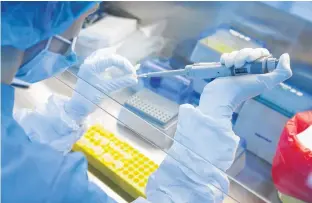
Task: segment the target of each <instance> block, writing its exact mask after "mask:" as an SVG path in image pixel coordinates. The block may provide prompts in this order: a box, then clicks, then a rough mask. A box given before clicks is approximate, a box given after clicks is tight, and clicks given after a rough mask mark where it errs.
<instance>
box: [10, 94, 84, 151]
mask: <svg viewBox="0 0 312 203" xmlns="http://www.w3.org/2000/svg"><path fill="white" fill-rule="evenodd" d="M68 100H69V98H68V97H64V96H61V95H52V96H50V97H49V99H48V101H47V102H46V103H44V104H43V105H39V106H37V107H36V109H34V110H29V109H20V110H18V111H17V112H16V113H15V115H14V118H15V120H16V121H17V122H18V123H19V124H20V125H21V126H22V127H23V129H24V130H25V132H26V134H27V136H28V137H29V138H30V139H31V140H33V141H38V142H40V143H42V144H47V145H50V146H51V147H53V148H54V149H56V150H58V151H61V152H63V153H67V152H69V151H70V150H71V148H72V145H73V144H74V143H75V142H76V141H77V140H78V139H79V138H80V137H81V136H82V135H83V132H84V130H85V128H84V124H83V123H82V122H77V120H76V119H75V118H73V117H72V116H71V115H70V114H68V113H67V112H66V111H65V109H64V105H65V103H66V102H67V101H68Z"/></svg>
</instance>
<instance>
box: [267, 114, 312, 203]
mask: <svg viewBox="0 0 312 203" xmlns="http://www.w3.org/2000/svg"><path fill="white" fill-rule="evenodd" d="M311 125H312V111H307V112H302V113H298V114H296V115H295V116H294V117H293V118H292V119H290V120H289V121H288V122H287V123H286V125H285V127H284V130H283V132H282V135H281V137H280V140H279V143H278V146H277V151H276V153H275V157H274V160H273V165H272V177H273V182H274V184H275V187H276V188H277V189H278V190H279V191H280V192H282V193H284V194H286V195H289V196H292V197H295V198H297V199H300V200H303V201H305V202H311V203H312V188H311V186H310V187H309V186H308V179H309V177H310V176H311V174H312V151H311V149H308V148H306V147H305V146H303V145H302V143H301V142H300V141H299V140H298V138H297V135H298V134H299V133H301V132H303V131H304V130H306V129H307V128H308V127H309V126H311ZM311 136H312V134H311Z"/></svg>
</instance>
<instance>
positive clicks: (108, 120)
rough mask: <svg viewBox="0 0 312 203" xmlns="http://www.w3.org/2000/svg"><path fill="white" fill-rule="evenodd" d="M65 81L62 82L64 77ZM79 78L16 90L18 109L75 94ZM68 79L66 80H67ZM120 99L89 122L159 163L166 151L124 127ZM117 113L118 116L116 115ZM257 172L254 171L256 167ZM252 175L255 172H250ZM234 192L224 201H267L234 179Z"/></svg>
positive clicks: (67, 75)
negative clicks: (54, 95)
mask: <svg viewBox="0 0 312 203" xmlns="http://www.w3.org/2000/svg"><path fill="white" fill-rule="evenodd" d="M61 80H62V81H63V82H62V81H61ZM75 81H76V78H75V76H74V75H72V74H70V73H68V72H65V73H63V74H62V75H61V76H58V77H57V78H51V79H48V80H46V81H43V82H39V83H36V84H34V85H32V86H31V88H29V89H28V90H20V89H18V90H17V91H16V94H15V95H16V99H15V109H16V108H34V107H35V106H36V105H38V103H42V102H45V101H46V100H47V98H48V97H49V96H50V95H51V94H54V93H57V94H61V95H66V96H71V93H72V89H71V88H70V87H69V86H71V87H73V85H74V84H75ZM64 82H65V83H66V84H64ZM118 94H119V95H124V96H122V97H120V98H119V101H118V102H122V100H123V99H125V98H126V97H127V96H129V94H131V92H127V91H125V92H119V93H118ZM118 102H115V101H113V100H112V99H107V100H105V101H104V102H103V103H102V104H101V108H103V109H104V110H105V111H107V112H108V113H107V112H105V111H103V110H102V109H100V108H97V110H96V111H95V112H94V113H93V114H92V115H90V119H88V120H89V123H90V124H95V123H102V124H103V125H104V127H105V128H106V129H108V130H109V131H111V132H113V133H114V134H115V135H117V136H119V137H120V138H122V139H124V140H126V141H128V142H129V143H130V144H131V145H133V146H134V147H136V148H137V149H139V150H140V151H141V152H142V153H144V154H145V155H147V156H148V157H150V159H152V160H154V161H155V162H156V163H160V162H161V161H162V160H163V159H164V157H165V155H166V153H165V152H163V151H162V150H160V149H157V148H156V147H154V146H152V145H151V144H150V143H148V142H147V141H144V140H143V139H141V138H140V137H139V136H138V135H137V134H136V133H135V132H133V131H131V130H129V129H127V128H126V127H123V126H122V125H120V124H118V120H117V119H116V118H117V116H118V113H119V111H120V108H123V107H122V105H120V104H119V103H118ZM114 117H115V118H114ZM252 172H253V171H252ZM250 175H252V173H251V174H250ZM89 177H90V180H91V181H93V182H95V183H96V184H97V185H98V186H99V187H100V188H102V189H103V191H105V192H106V193H107V194H109V195H110V196H111V197H113V198H114V199H116V200H117V201H118V202H127V201H126V200H125V199H123V198H122V197H121V196H120V195H119V194H117V193H116V192H114V191H113V190H112V189H111V188H109V187H108V186H107V185H106V184H105V183H103V182H102V181H101V180H99V179H98V178H97V177H95V176H94V175H93V174H91V173H89ZM230 195H231V197H233V198H235V199H236V200H238V201H235V200H233V199H232V198H230V197H228V198H226V199H225V201H224V202H226V203H231V202H264V201H263V200H260V199H259V198H258V197H256V196H255V195H253V194H252V193H250V192H249V191H248V189H245V188H244V187H242V186H241V185H240V184H238V183H237V182H234V181H231V185H230Z"/></svg>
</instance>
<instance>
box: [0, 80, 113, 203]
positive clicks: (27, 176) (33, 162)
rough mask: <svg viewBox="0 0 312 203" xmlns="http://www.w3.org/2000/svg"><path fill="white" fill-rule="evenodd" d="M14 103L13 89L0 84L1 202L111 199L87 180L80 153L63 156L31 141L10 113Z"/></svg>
mask: <svg viewBox="0 0 312 203" xmlns="http://www.w3.org/2000/svg"><path fill="white" fill-rule="evenodd" d="M13 103H14V89H13V88H12V87H10V86H8V85H4V84H1V111H2V112H1V170H2V171H1V184H2V185H1V186H2V187H1V193H2V202H3V203H13V202H14V203H25V202H31V203H42V202H49V203H50V202H51V203H56V202H60V203H76V202H81V203H89V202H92V203H108V202H114V200H112V199H111V198H110V197H108V196H107V195H106V194H105V193H104V192H103V191H101V190H100V189H99V188H98V187H97V186H95V185H94V184H93V183H91V182H89V181H88V177H87V162H86V160H85V158H84V157H83V156H82V154H80V153H69V154H68V155H66V156H64V155H63V154H62V153H60V152H57V151H55V150H54V149H52V148H51V147H49V146H46V145H42V144H40V143H38V142H31V141H30V140H29V138H28V137H27V136H26V134H25V132H24V131H23V129H22V128H21V127H20V126H19V125H18V124H17V123H16V121H15V120H14V119H13V117H12V109H13ZM38 125H40V123H38Z"/></svg>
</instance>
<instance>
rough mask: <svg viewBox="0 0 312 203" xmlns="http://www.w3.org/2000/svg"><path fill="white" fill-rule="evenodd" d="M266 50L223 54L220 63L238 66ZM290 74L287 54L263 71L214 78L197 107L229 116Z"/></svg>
mask: <svg viewBox="0 0 312 203" xmlns="http://www.w3.org/2000/svg"><path fill="white" fill-rule="evenodd" d="M269 55H270V53H269V51H268V50H267V49H263V48H257V49H251V48H246V49H242V50H240V51H234V52H232V53H230V54H223V55H222V56H221V59H220V62H221V63H222V64H224V65H225V66H226V67H231V66H233V65H234V66H235V67H237V68H238V67H242V66H243V65H244V64H245V63H246V62H252V61H255V60H257V59H258V58H260V57H263V56H269ZM291 76H292V71H291V69H290V59H289V55H288V54H287V53H285V54H283V55H282V56H281V57H280V58H279V63H278V65H277V68H276V69H275V70H274V71H273V72H271V73H267V74H256V75H245V76H236V77H224V78H217V79H215V80H214V81H212V82H211V83H209V84H208V85H206V87H205V88H204V90H203V93H202V95H201V98H200V102H199V106H198V108H199V109H200V111H201V112H202V113H203V114H205V115H210V116H211V117H213V118H220V119H223V118H226V119H227V118H231V116H232V114H233V111H234V110H235V109H236V108H237V107H238V106H239V105H240V104H241V103H242V102H244V101H246V100H248V99H250V98H252V97H255V96H257V95H259V94H261V93H263V92H265V91H266V90H270V89H272V88H273V87H275V86H276V85H278V84H279V83H281V82H283V81H284V80H286V79H288V78H290V77H291Z"/></svg>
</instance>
